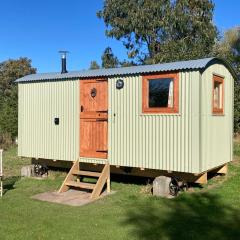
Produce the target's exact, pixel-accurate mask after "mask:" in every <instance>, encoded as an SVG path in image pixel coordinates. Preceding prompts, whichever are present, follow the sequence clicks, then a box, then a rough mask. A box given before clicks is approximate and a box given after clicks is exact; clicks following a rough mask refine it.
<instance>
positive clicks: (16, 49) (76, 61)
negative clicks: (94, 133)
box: [0, 0, 240, 72]
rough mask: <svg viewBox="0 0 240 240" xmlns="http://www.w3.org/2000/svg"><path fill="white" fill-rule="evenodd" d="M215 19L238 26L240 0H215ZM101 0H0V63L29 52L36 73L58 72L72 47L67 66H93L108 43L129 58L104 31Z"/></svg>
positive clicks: (222, 27)
mask: <svg viewBox="0 0 240 240" xmlns="http://www.w3.org/2000/svg"><path fill="white" fill-rule="evenodd" d="M213 1H214V3H215V11H214V23H215V25H216V26H217V27H218V29H219V31H220V32H221V33H223V32H224V31H225V30H226V29H228V28H231V27H234V26H240V14H239V9H240V1H238V0H213ZM102 6H103V1H102V0H68V1H66V0H41V1H40V0H38V1H37V0H35V1H33V0H21V1H19V0H9V1H1V9H0V10H1V11H0V26H1V27H0V62H2V61H5V60H7V59H9V58H11V59H16V58H19V57H28V58H30V59H32V65H33V67H36V68H37V71H38V72H58V71H60V55H59V53H58V51H59V50H68V51H69V52H70V53H69V55H68V59H67V64H68V66H67V68H68V70H69V71H74V70H80V69H87V68H89V65H90V62H91V60H97V61H98V62H99V63H100V61H101V55H102V52H103V50H104V49H105V48H106V47H108V46H110V47H111V48H112V49H113V52H114V54H115V55H116V56H117V57H118V58H119V59H121V60H123V59H126V58H127V55H126V50H125V49H124V47H123V46H122V43H121V42H119V41H117V40H115V39H111V38H107V37H106V36H105V26H104V23H103V21H102V20H100V19H98V18H97V16H96V12H97V11H98V10H100V9H101V8H102Z"/></svg>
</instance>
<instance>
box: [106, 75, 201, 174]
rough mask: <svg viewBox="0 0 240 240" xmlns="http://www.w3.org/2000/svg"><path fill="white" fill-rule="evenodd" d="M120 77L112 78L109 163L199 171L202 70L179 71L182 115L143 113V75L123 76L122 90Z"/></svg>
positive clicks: (110, 82) (110, 83) (110, 90)
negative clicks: (117, 85) (119, 81)
mask: <svg viewBox="0 0 240 240" xmlns="http://www.w3.org/2000/svg"><path fill="white" fill-rule="evenodd" d="M117 79H118V78H113V79H110V80H109V85H110V86H109V143H110V148H109V160H110V163H111V164H114V165H120V166H131V167H144V168H151V169H163V170H174V171H181V172H197V171H198V170H199V127H198V126H199V101H198V99H199V98H198V97H199V91H198V89H199V82H200V81H199V79H200V74H199V72H198V71H195V72H181V73H180V76H179V84H180V85H179V106H180V110H179V111H180V112H179V114H142V99H141V98H142V97H141V95H142V81H141V77H139V76H130V77H125V78H123V80H124V82H125V85H124V88H123V89H121V90H117V89H116V87H115V83H116V80H117ZM114 115H115V117H114Z"/></svg>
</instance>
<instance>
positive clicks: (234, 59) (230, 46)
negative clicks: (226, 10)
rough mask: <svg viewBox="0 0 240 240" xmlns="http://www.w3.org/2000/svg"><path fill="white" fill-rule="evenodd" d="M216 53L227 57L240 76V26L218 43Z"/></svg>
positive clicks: (238, 89)
mask: <svg viewBox="0 0 240 240" xmlns="http://www.w3.org/2000/svg"><path fill="white" fill-rule="evenodd" d="M213 53H214V55H216V56H219V57H222V58H224V59H227V60H228V61H229V62H230V63H231V64H232V66H233V67H234V69H235V70H236V72H237V74H238V76H240V75H239V74H240V27H236V28H232V29H229V30H228V31H226V32H225V34H224V37H223V39H221V40H220V41H219V42H217V43H216V45H215V47H214V50H213ZM234 132H235V133H239V132H240V85H239V79H238V80H235V84H234Z"/></svg>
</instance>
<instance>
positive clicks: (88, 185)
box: [66, 181, 96, 189]
mask: <svg viewBox="0 0 240 240" xmlns="http://www.w3.org/2000/svg"><path fill="white" fill-rule="evenodd" d="M66 185H67V186H72V187H79V188H86V189H94V187H95V185H96V184H94V183H85V182H76V181H67V182H66Z"/></svg>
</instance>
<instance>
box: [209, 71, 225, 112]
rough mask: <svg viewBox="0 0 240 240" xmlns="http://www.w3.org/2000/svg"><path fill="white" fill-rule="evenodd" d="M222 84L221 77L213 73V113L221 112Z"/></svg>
mask: <svg viewBox="0 0 240 240" xmlns="http://www.w3.org/2000/svg"><path fill="white" fill-rule="evenodd" d="M223 84H224V79H223V77H220V76H217V75H213V97H212V112H213V114H223V101H224V99H223V97H224V94H223V93H224V89H223V87H224V85H223Z"/></svg>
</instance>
